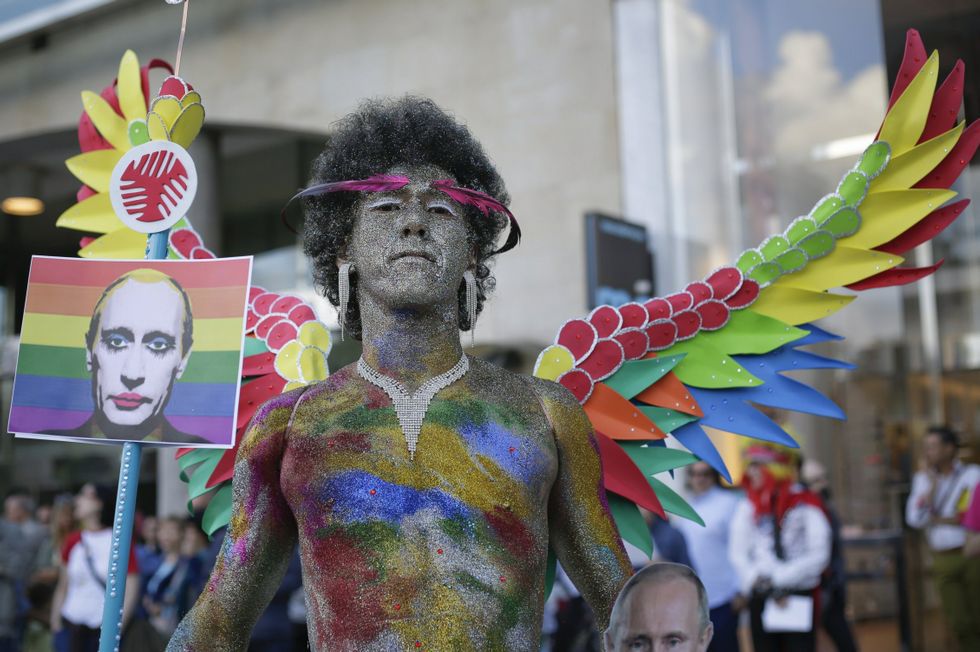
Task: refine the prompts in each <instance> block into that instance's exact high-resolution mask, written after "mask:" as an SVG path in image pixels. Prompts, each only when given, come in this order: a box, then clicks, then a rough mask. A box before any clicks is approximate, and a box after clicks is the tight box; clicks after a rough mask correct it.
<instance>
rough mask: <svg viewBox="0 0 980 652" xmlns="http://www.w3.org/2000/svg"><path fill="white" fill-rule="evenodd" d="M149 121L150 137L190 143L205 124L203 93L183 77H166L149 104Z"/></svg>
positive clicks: (184, 146)
mask: <svg viewBox="0 0 980 652" xmlns="http://www.w3.org/2000/svg"><path fill="white" fill-rule="evenodd" d="M146 125H147V128H148V129H149V133H150V138H151V139H153V140H169V141H170V142H173V143H177V144H178V145H180V146H181V147H183V148H185V149H186V148H188V147H190V145H191V143H192V142H193V141H194V139H195V138H196V137H197V135H198V134H199V133H200V132H201V127H202V126H203V125H204V105H203V104H201V95H200V94H199V93H198V92H197V91H195V90H194V89H193V88H192V87H191V86H190V84H188V83H187V82H185V81H184V80H183V79H181V78H180V77H174V76H173V75H171V76H170V77H167V78H166V79H165V80H164V81H163V85H161V86H160V93H159V94H158V95H157V97H156V99H155V100H153V102H152V103H151V104H150V112H149V113H148V114H147V116H146Z"/></svg>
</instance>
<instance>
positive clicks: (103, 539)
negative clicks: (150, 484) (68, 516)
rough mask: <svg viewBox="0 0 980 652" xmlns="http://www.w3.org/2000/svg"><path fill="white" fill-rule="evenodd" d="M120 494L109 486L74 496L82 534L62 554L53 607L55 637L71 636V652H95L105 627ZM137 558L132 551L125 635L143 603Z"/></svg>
mask: <svg viewBox="0 0 980 652" xmlns="http://www.w3.org/2000/svg"><path fill="white" fill-rule="evenodd" d="M115 504H116V494H115V491H114V490H113V489H112V488H110V487H107V486H103V485H93V484H86V485H84V486H83V487H82V488H81V490H80V491H79V492H78V495H77V496H75V518H76V519H77V520H78V521H79V523H80V524H81V526H82V529H81V530H79V531H77V532H75V533H73V534H71V535H69V536H68V538H67V539H66V540H65V543H64V545H63V547H62V549H61V559H62V563H63V566H62V568H61V572H60V576H59V578H58V586H57V588H56V589H55V594H54V598H53V599H52V603H51V631H52V632H53V633H54V634H55V636H56V637H58V638H61V636H60V635H59V633H60V632H61V631H62V630H63V629H64V630H66V631H67V632H68V634H67V642H68V649H69V650H71V651H72V652H96V651H97V650H98V649H99V634H100V631H101V627H102V608H103V604H104V601H105V583H106V579H107V576H108V571H109V557H110V555H109V549H110V546H111V543H112V520H113V515H114V511H115ZM139 584H140V582H139V572H138V568H137V565H136V555H135V552H134V551H133V549H132V548H130V551H129V560H128V563H127V574H126V589H125V590H126V597H125V599H124V601H123V629H124V630H125V626H126V624H128V623H129V620H130V617H131V616H132V614H133V610H134V609H135V607H136V604H137V603H138V602H139V589H140V585H139Z"/></svg>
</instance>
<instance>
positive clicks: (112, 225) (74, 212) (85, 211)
mask: <svg viewBox="0 0 980 652" xmlns="http://www.w3.org/2000/svg"><path fill="white" fill-rule="evenodd" d="M55 226H59V227H61V228H64V229H75V230H76V231H88V232H90V233H109V232H110V231H115V230H116V229H122V228H125V227H124V226H123V223H122V220H120V219H119V218H118V217H116V214H115V212H113V210H112V204H111V203H110V202H109V194H108V193H104V192H102V193H99V194H97V195H92V196H91V197H89V198H88V199H86V200H85V201H81V202H78V203H77V204H75V205H74V206H72V207H71V208H69V209H68V210H66V211H65V212H64V213H62V214H61V217H59V218H58V221H57V222H55Z"/></svg>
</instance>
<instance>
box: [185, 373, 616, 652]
mask: <svg viewBox="0 0 980 652" xmlns="http://www.w3.org/2000/svg"><path fill="white" fill-rule="evenodd" d="M471 365H472V367H471V370H470V372H469V373H468V374H467V375H466V377H464V378H463V379H462V380H460V381H457V382H456V383H454V384H453V385H451V386H450V387H448V388H446V389H445V390H443V391H442V392H440V393H439V394H438V395H437V396H436V398H435V399H434V400H433V402H432V405H431V407H430V409H429V412H428V414H427V417H426V420H425V423H424V425H423V427H422V433H421V436H420V437H419V443H418V449H417V450H416V455H415V459H414V460H411V459H410V458H409V456H408V450H407V448H406V446H405V440H404V438H403V436H402V432H401V429H400V428H399V425H398V420H397V417H396V416H395V413H394V410H393V409H392V408H391V405H390V402H389V401H388V398H387V396H385V395H384V393H383V392H381V391H380V390H378V389H377V388H375V387H374V386H373V385H370V384H369V383H367V382H366V381H364V380H363V379H361V378H360V377H359V376H358V375H357V374H356V372H355V371H354V370H353V368H352V367H348V368H346V369H344V370H342V371H340V372H339V373H337V374H335V375H334V376H332V377H331V378H330V379H328V380H327V381H325V382H324V383H321V384H319V385H316V386H314V387H312V388H310V389H308V390H307V391H305V393H304V392H303V390H296V391H295V392H292V393H290V394H286V395H283V396H282V397H279V398H277V399H275V400H274V401H272V402H271V403H270V404H268V405H267V406H266V407H265V408H263V410H262V412H261V414H260V415H259V416H258V417H257V418H256V420H255V422H254V423H253V424H252V426H251V428H250V429H249V433H248V435H247V439H246V441H245V443H244V444H243V446H242V453H240V455H239V460H238V463H237V464H238V466H237V468H236V473H235V515H234V517H233V519H232V524H231V527H230V531H229V533H228V536H227V538H226V541H225V544H224V547H223V548H222V551H221V554H220V556H219V558H218V563H217V564H216V566H215V570H214V573H213V574H212V577H211V579H210V581H209V582H208V585H207V589H206V590H205V591H204V594H203V595H202V597H201V599H200V600H199V602H198V604H197V605H196V606H195V608H194V610H193V611H192V612H191V614H190V615H189V617H188V619H186V620H185V622H184V623H182V625H181V628H180V630H179V631H178V633H177V634H176V635H175V638H174V643H172V645H171V649H182V650H210V649H219V648H218V647H214V646H213V645H212V643H209V642H213V641H215V640H221V641H222V644H221V646H220V649H229V650H234V649H244V648H245V647H246V646H247V641H248V632H249V631H250V628H251V626H252V624H253V623H254V619H255V618H257V617H258V615H259V612H260V611H261V606H262V605H264V604H265V601H264V600H263V598H265V596H271V594H272V593H274V592H275V589H276V587H277V586H278V582H279V578H280V577H281V574H282V571H283V569H284V568H285V564H286V563H287V562H288V559H289V550H290V547H291V546H292V545H293V543H294V542H295V541H297V539H298V541H299V545H300V556H301V559H302V562H303V584H304V586H305V587H306V590H307V596H308V597H307V600H308V609H309V625H310V641H311V645H312V646H313V649H316V650H391V649H406V650H408V649H429V650H534V649H537V646H538V640H539V636H540V631H541V618H542V608H543V603H544V573H545V563H546V559H547V552H548V543H549V541H550V542H551V544H552V546H553V547H554V548H555V550H556V552H557V554H558V556H559V559H560V560H562V562H563V566H564V567H565V568H566V569H567V570H568V572H569V575H570V576H571V577H572V579H573V581H575V583H576V585H577V586H578V587H579V588H580V589H581V590H582V592H583V595H584V596H585V597H586V598H587V599H588V600H589V602H590V604H592V606H593V608H594V609H595V610H596V612H597V613H598V614H599V620H600V622H602V623H603V626H604V623H605V621H606V619H607V618H608V613H609V610H610V609H611V606H612V602H613V600H614V599H615V596H616V594H617V593H618V590H619V587H620V585H621V584H622V583H623V582H625V580H626V578H627V577H628V576H629V573H630V570H629V563H628V561H627V559H626V557H625V554H624V553H623V550H622V547H621V545H620V543H619V537H618V534H617V533H616V530H615V527H614V526H613V524H612V521H611V518H610V516H609V513H608V511H607V509H606V507H605V501H604V498H603V496H602V492H601V490H600V488H599V487H600V484H599V478H600V476H599V463H598V456H597V454H596V451H595V448H594V442H593V441H592V440H591V435H590V428H589V426H588V422H587V420H586V419H585V417H584V415H582V414H581V410H580V408H579V407H578V404H577V403H575V402H574V399H573V398H571V396H569V395H567V394H566V393H565V390H564V389H563V388H560V387H558V386H557V385H553V384H552V383H548V382H546V381H539V380H536V379H529V378H526V377H522V376H518V375H515V374H510V373H508V372H505V371H502V370H500V369H498V368H495V367H492V366H490V365H488V364H486V363H482V362H480V361H479V360H471ZM365 399H366V400H365ZM552 424H554V425H552ZM216 634H217V635H218V636H216ZM222 634H223V635H222ZM416 643H420V644H421V647H416ZM226 646H227V647H226Z"/></svg>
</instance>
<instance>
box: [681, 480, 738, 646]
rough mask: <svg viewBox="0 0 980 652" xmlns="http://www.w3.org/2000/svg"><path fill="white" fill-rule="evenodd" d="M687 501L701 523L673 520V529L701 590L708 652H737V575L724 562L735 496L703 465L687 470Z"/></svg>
mask: <svg viewBox="0 0 980 652" xmlns="http://www.w3.org/2000/svg"><path fill="white" fill-rule="evenodd" d="M687 481H688V482H687V484H688V488H689V489H690V491H691V493H690V496H689V497H688V502H689V503H690V505H691V507H693V508H694V509H695V511H697V513H698V515H700V516H701V519H702V520H703V521H704V525H703V526H702V525H698V524H697V523H695V522H694V521H689V520H687V519H677V521H676V522H675V523H674V527H676V528H677V529H678V530H680V531H681V533H683V535H684V539H685V540H686V541H687V550H688V553H689V554H690V557H691V562H692V563H693V564H694V570H695V571H697V573H698V576H700V578H701V581H703V582H704V587H705V589H707V591H708V607H709V608H710V609H711V622H712V624H713V625H714V628H715V635H714V637H713V638H712V639H711V645H709V646H708V652H738V649H739V646H738V611H739V608H738V607H739V606H740V605H739V603H741V602H743V601H742V598H741V594H739V591H738V576H737V575H736V574H735V568H734V567H733V566H732V564H731V562H730V561H729V560H728V554H727V553H728V536H729V531H730V529H731V523H732V515H733V514H734V513H735V507H736V506H737V505H738V503H739V500H740V497H739V494H738V493H736V492H735V491H732V490H730V489H722V487H721V485H720V480H719V476H718V472H717V471H715V470H714V469H713V468H711V466H710V465H708V463H706V462H695V463H694V464H692V465H691V466H689V467H687Z"/></svg>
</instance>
